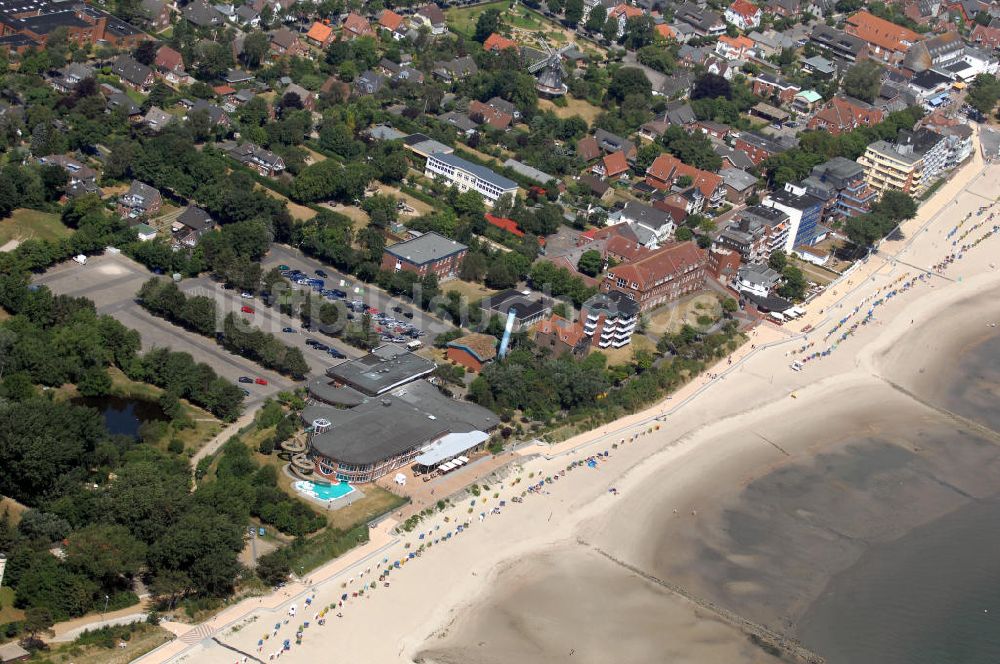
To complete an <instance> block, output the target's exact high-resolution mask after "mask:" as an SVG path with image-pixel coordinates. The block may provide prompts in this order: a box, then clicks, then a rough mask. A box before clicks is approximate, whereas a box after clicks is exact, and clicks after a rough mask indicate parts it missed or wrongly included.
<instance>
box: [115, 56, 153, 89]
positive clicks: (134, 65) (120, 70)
mask: <svg viewBox="0 0 1000 664" xmlns="http://www.w3.org/2000/svg"><path fill="white" fill-rule="evenodd" d="M111 71H112V72H114V74H115V75H116V76H118V77H119V78H121V79H122V80H124V81H128V82H129V83H131V84H132V85H138V86H141V85H144V84H145V83H146V81H147V80H149V77H150V76H152V74H153V70H152V69H150V68H149V67H147V66H146V65H144V64H142V63H141V62H139V61H138V60H136V59H135V58H133V57H132V56H131V55H126V54H122V55H119V56H118V57H117V58H115V61H114V62H113V63H112V64H111Z"/></svg>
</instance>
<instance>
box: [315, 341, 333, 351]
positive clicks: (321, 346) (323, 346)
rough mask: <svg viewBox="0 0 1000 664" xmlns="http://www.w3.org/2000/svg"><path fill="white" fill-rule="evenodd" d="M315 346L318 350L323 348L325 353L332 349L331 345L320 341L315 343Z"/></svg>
mask: <svg viewBox="0 0 1000 664" xmlns="http://www.w3.org/2000/svg"><path fill="white" fill-rule="evenodd" d="M313 348H315V349H316V350H321V351H323V352H324V353H325V352H326V351H328V350H330V347H329V346H327V345H326V344H320V343H317V344H313Z"/></svg>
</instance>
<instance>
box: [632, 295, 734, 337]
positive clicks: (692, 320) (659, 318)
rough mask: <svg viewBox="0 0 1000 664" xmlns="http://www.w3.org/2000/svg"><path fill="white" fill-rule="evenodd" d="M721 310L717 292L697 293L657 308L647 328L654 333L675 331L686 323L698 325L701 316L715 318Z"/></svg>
mask: <svg viewBox="0 0 1000 664" xmlns="http://www.w3.org/2000/svg"><path fill="white" fill-rule="evenodd" d="M720 312H721V306H720V304H719V297H718V296H717V295H716V294H715V293H707V292H702V293H695V294H694V295H688V296H687V297H683V298H681V299H680V300H678V301H677V302H676V303H674V304H673V305H671V306H665V307H660V308H659V309H656V310H655V311H654V312H653V314H652V315H651V316H650V317H649V326H648V328H647V329H648V330H649V331H650V332H652V333H654V334H666V333H668V332H669V333H673V332H677V331H678V330H680V329H681V327H682V326H683V325H684V324H685V323H687V324H688V325H692V326H694V327H698V317H699V316H703V315H705V316H711V317H712V318H713V319H714V318H717V317H718V316H719V314H720ZM633 339H634V337H633Z"/></svg>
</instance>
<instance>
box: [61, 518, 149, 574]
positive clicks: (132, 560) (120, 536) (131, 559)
mask: <svg viewBox="0 0 1000 664" xmlns="http://www.w3.org/2000/svg"><path fill="white" fill-rule="evenodd" d="M65 552H66V564H67V565H68V566H69V568H70V569H72V570H75V571H77V572H79V573H81V574H84V575H85V576H87V577H89V578H91V579H95V580H97V581H98V582H99V583H100V584H101V585H102V587H104V588H106V589H109V588H113V587H115V586H116V585H118V580H119V579H120V577H122V576H126V577H131V576H134V575H136V574H138V573H139V570H140V569H141V568H142V566H143V564H144V563H145V561H146V545H145V544H143V543H142V542H140V541H138V540H137V539H135V538H134V537H132V535H130V534H129V532H128V529H127V528H125V527H124V526H115V525H107V524H95V525H90V526H86V527H84V528H81V529H80V530H77V531H76V532H74V533H73V534H72V535H70V536H69V539H68V540H67V542H66V547H65Z"/></svg>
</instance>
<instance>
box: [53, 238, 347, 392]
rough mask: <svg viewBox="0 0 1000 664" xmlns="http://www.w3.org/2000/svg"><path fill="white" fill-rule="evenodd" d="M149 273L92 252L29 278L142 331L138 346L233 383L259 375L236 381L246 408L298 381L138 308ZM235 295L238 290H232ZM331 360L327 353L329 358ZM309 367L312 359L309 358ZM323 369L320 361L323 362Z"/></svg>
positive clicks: (115, 257) (121, 258) (132, 263)
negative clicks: (181, 358) (186, 359)
mask: <svg viewBox="0 0 1000 664" xmlns="http://www.w3.org/2000/svg"><path fill="white" fill-rule="evenodd" d="M151 276H152V275H151V274H150V272H149V271H148V270H147V269H146V268H145V267H144V266H142V265H140V264H138V263H136V262H135V261H133V260H131V259H130V258H127V257H125V256H122V255H114V254H105V255H103V256H92V257H91V258H90V259H89V260H88V261H87V264H86V265H78V264H77V263H75V262H73V261H66V262H64V263H60V264H59V265H56V266H53V267H52V268H51V269H49V270H47V271H46V272H45V273H43V274H41V275H38V276H37V277H36V278H35V279H34V283H37V284H44V285H45V286H48V288H49V289H50V290H51V291H52V292H53V293H55V294H57V295H72V296H77V297H87V298H90V299H91V300H93V301H94V304H95V305H96V306H97V311H98V313H100V314H108V315H111V316H113V317H114V318H115V319H117V320H118V321H120V322H121V323H122V324H124V325H125V326H127V327H130V328H132V329H134V330H137V331H138V332H139V334H141V335H142V348H143V350H146V351H148V350H151V349H153V348H170V349H171V350H174V351H181V352H185V353H188V354H190V355H191V356H192V357H193V358H194V359H195V360H196V361H198V362H204V363H206V364H208V365H209V366H211V367H212V368H213V369H214V370H215V372H216V373H218V374H219V375H220V376H222V377H223V378H228V379H229V380H232V381H233V382H236V381H237V380H238V378H239V377H240V376H251V377H258V376H259V377H261V378H264V379H266V380H267V381H268V384H267V385H241V387H244V388H246V389H247V390H249V392H250V396H249V397H248V398H247V400H246V402H245V403H246V405H247V407H248V408H250V407H253V406H254V405H256V404H258V403H260V402H261V401H263V400H264V398H265V397H268V396H270V395H273V394H275V393H277V392H279V391H282V390H288V389H291V388H293V387H295V386H296V385H300V384H301V383H298V382H296V381H293V380H291V379H289V378H286V377H285V376H282V375H281V374H279V373H276V372H274V371H270V370H267V369H264V368H263V367H261V366H260V365H258V364H257V363H256V362H252V361H251V360H248V359H246V358H243V357H240V356H239V355H234V354H233V353H230V352H228V351H226V350H225V349H223V348H222V347H221V346H219V345H218V344H216V343H215V341H214V340H213V339H208V338H206V337H202V336H200V335H198V334H195V333H193V332H188V331H186V330H184V329H183V328H181V327H178V326H177V325H173V324H172V323H169V322H167V321H165V320H163V319H162V318H157V317H155V316H153V315H152V314H150V313H149V312H147V311H146V310H145V309H143V308H142V307H140V306H139V305H138V304H137V303H136V301H135V295H136V293H137V292H138V291H139V288H140V287H141V286H142V284H143V283H144V282H145V281H146V280H148V279H149V278H150V277H151ZM237 297H238V295H237ZM331 359H332V358H331ZM310 365H311V366H312V362H310ZM323 368H324V369H325V366H324V367H323Z"/></svg>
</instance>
